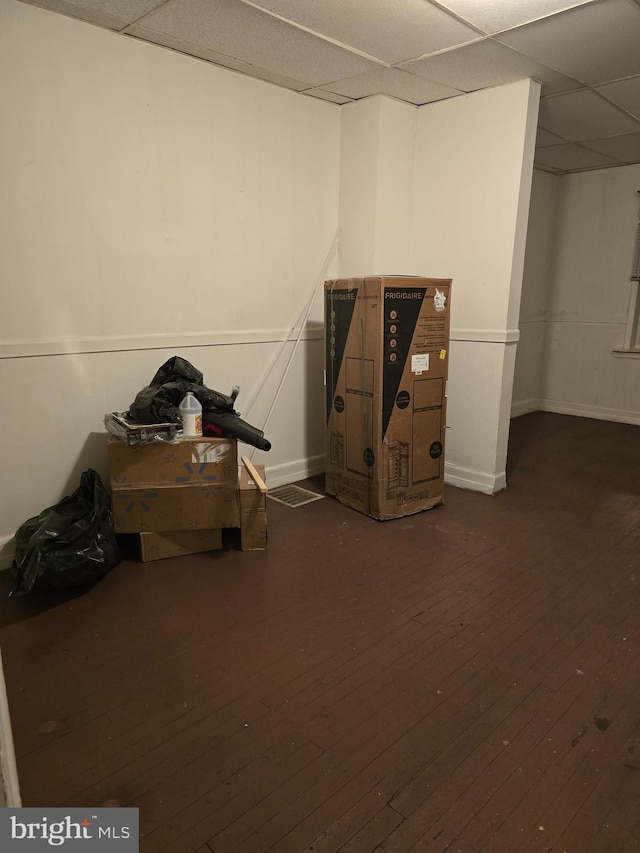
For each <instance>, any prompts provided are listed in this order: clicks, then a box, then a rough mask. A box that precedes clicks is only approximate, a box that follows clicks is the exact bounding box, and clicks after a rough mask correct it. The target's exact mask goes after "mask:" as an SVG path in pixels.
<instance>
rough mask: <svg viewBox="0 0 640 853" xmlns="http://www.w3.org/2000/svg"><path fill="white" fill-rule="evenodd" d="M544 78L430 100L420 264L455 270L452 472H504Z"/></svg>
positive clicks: (418, 191)
mask: <svg viewBox="0 0 640 853" xmlns="http://www.w3.org/2000/svg"><path fill="white" fill-rule="evenodd" d="M539 91H540V90H539V86H538V84H537V83H534V82H532V81H529V80H523V81H519V82H517V83H512V84H510V85H507V86H501V87H496V88H493V89H487V90H484V91H481V92H476V93H474V94H472V95H467V96H465V97H461V98H454V99H451V100H447V101H441V102H438V103H436V104H429V105H427V106H424V107H421V108H420V110H419V115H418V127H417V141H416V154H415V164H416V166H415V183H414V203H413V211H414V213H413V229H412V255H411V257H412V264H413V267H414V268H415V269H421V270H422V271H423V274H425V275H430V276H436V277H440V276H443V277H451V278H453V288H452V298H451V324H452V330H451V338H452V342H451V362H450V379H449V400H448V413H447V424H448V426H449V431H448V433H447V449H446V463H445V472H446V473H445V476H446V478H447V481H448V482H450V483H453V484H455V485H460V486H464V487H468V488H475V489H479V490H481V491H485V492H489V493H493V492H495V491H498V490H499V489H500V488H503V487H504V485H505V483H506V473H505V469H506V457H507V442H508V433H509V416H510V410H511V394H512V386H513V374H514V363H515V348H516V342H517V340H518V327H517V322H518V312H519V307H520V291H521V285H522V271H523V264H524V247H525V242H526V228H527V218H528V209H529V198H530V187H531V174H532V168H533V151H534V145H535V133H536V122H537V114H538V101H539Z"/></svg>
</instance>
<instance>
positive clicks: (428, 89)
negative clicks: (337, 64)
mask: <svg viewBox="0 0 640 853" xmlns="http://www.w3.org/2000/svg"><path fill="white" fill-rule="evenodd" d="M329 88H330V89H331V91H332V92H338V93H339V94H341V95H348V96H349V97H350V98H353V99H357V98H366V97H367V96H368V95H376V94H383V95H389V96H390V97H392V98H399V99H400V100H402V101H407V102H408V103H410V104H430V103H433V101H442V100H444V99H445V98H453V97H455V96H456V95H461V94H462V92H460V91H459V90H458V89H452V88H450V87H449V86H442V85H441V84H440V83H433V82H432V81H431V80H425V79H424V78H423V77H418V76H416V75H415V74H409V73H407V72H406V71H400V70H399V69H398V68H381V69H379V70H378V71H369V72H368V73H367V74H359V75H358V76H357V77H348V78H347V79H345V80H338V82H337V83H332V84H331V86H330V87H329Z"/></svg>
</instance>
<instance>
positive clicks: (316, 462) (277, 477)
mask: <svg viewBox="0 0 640 853" xmlns="http://www.w3.org/2000/svg"><path fill="white" fill-rule="evenodd" d="M322 473H324V454H320V455H319V456H309V457H308V458H306V459H296V460H295V462H286V463H285V464H283V465H274V466H273V467H271V468H265V476H266V480H267V486H268V487H271V486H284V485H286V484H287V483H295V482H297V481H298V480H306V478H307V477H315V476H316V475H317V474H322Z"/></svg>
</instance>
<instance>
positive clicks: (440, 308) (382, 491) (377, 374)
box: [325, 276, 451, 519]
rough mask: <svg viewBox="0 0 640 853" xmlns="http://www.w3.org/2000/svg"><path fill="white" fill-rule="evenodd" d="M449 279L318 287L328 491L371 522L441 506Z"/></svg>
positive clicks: (379, 279)
mask: <svg viewBox="0 0 640 853" xmlns="http://www.w3.org/2000/svg"><path fill="white" fill-rule="evenodd" d="M450 292H451V280H450V279H428V278H420V277H417V276H416V277H414V276H370V277H367V278H349V279H335V280H331V281H327V282H325V367H326V461H325V473H326V491H327V493H328V494H330V495H334V496H335V497H336V498H338V500H340V501H341V502H342V503H344V504H345V505H346V506H349V507H352V508H353V509H357V510H359V511H360V512H363V513H366V514H367V515H370V516H372V517H373V518H378V519H391V518H398V517H401V516H404V515H409V514H411V513H415V512H419V511H421V510H424V509H429V508H431V507H433V506H436V505H437V504H440V503H442V501H443V493H444V444H445V416H446V389H447V368H448V363H449V306H450Z"/></svg>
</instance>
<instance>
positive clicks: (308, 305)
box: [243, 229, 340, 458]
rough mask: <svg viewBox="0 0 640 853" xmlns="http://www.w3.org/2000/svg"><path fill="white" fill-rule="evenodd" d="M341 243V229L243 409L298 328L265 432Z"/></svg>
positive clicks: (263, 381) (270, 409)
mask: <svg viewBox="0 0 640 853" xmlns="http://www.w3.org/2000/svg"><path fill="white" fill-rule="evenodd" d="M339 243H340V229H336V233H335V235H334V237H333V240H332V241H331V245H330V246H329V251H328V252H327V256H326V258H325V260H324V263H323V265H322V269H321V270H320V274H319V275H318V277H317V278H316V280H315V281H314V283H313V287H312V289H311V290H310V292H309V296H308V297H307V300H306V301H305V303H304V305H303V306H302V308H301V309H300V310H299V311H298V313H297V314H296V316H295V319H294V321H293V323H292V324H291V326H290V327H289V329H288V331H287V333H286V335H285V336H284V338H283V339H282V340H281V341H280V344H279V345H278V349H277V350H276V352H275V353H274V355H273V356H272V358H271V360H270V361H269V363H268V365H267V367H266V370H265V371H264V373H263V374H262V376H261V378H260V381H259V382H258V383H257V385H256V387H255V389H254V391H253V393H252V394H251V395H250V397H249V401H248V402H247V405H246V407H244V409H243V411H244V414H243V417H245V415H246V412H248V411H249V410H250V409H251V406H252V405H253V403H254V402H255V399H256V397H257V396H258V394H259V392H260V390H261V388H262V387H263V385H264V383H265V382H266V380H267V379H268V377H269V376H270V374H271V371H272V370H273V368H274V365H275V363H276V362H277V361H278V359H279V358H280V355H281V354H282V351H283V349H284V347H285V346H286V345H287V343H288V342H289V338H290V337H291V334H292V332H293V330H294V329H295V328H296V327H298V332H297V335H296V339H295V343H294V345H293V349H292V351H291V353H290V354H289V358H288V359H287V363H286V365H285V369H284V372H283V374H282V376H281V378H280V382H279V384H278V387H277V389H276V393H275V395H274V397H273V400H272V402H271V405H270V407H269V411H268V412H267V416H266V418H265V419H264V424H263V425H262V430H263V432H264V431H265V430H266V428H267V425H268V423H269V420H270V418H271V415H272V413H273V410H274V408H275V406H276V403H277V401H278V397H279V396H280V391H281V390H282V387H283V385H284V383H285V380H286V378H287V375H288V373H289V368H290V367H291V363H292V361H293V358H294V356H295V354H296V350H297V349H298V344H299V343H300V339H301V337H302V332H303V331H304V327H305V324H306V322H307V320H308V318H309V314H310V313H311V309H312V307H313V303H314V301H315V298H316V294H317V292H318V290H319V288H320V287H321V286H322V285H323V284H324V280H325V276H326V272H327V268H328V266H329V264H330V263H331V261H332V260H333V256H334V255H335V253H336V251H337V250H338V246H339ZM301 315H304V316H302V320H301V322H298V321H299V320H300V317H301ZM245 419H246V417H245ZM256 449H257V448H255V447H254V448H253V449H252V450H251V453H250V457H249V458H253V455H254V454H255V452H256Z"/></svg>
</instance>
